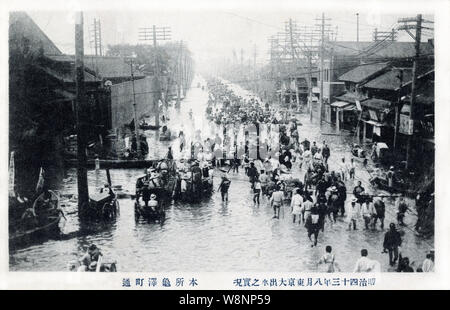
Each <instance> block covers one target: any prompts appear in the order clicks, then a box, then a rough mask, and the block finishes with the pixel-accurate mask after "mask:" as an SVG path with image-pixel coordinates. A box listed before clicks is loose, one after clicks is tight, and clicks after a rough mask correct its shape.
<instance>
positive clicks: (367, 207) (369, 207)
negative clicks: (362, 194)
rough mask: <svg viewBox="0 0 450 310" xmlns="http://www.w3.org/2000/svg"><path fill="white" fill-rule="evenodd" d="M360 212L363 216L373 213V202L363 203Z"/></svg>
mask: <svg viewBox="0 0 450 310" xmlns="http://www.w3.org/2000/svg"><path fill="white" fill-rule="evenodd" d="M361 212H362V215H363V216H371V215H372V214H375V208H374V206H373V203H371V202H369V203H363V204H362V207H361Z"/></svg>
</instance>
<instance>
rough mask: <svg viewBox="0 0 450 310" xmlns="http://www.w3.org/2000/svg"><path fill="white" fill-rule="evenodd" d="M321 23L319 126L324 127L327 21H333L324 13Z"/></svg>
mask: <svg viewBox="0 0 450 310" xmlns="http://www.w3.org/2000/svg"><path fill="white" fill-rule="evenodd" d="M319 20H320V21H321V23H320V24H319V26H320V33H321V39H320V100H319V101H320V102H319V124H320V125H322V109H323V79H324V74H323V73H324V70H323V69H324V68H323V67H324V56H325V55H324V54H325V51H324V48H325V44H324V43H325V42H324V41H325V26H330V25H328V24H327V25H325V21H326V20H331V19H330V18H325V13H322V18H321V19H319Z"/></svg>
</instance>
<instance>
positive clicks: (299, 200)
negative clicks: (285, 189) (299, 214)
mask: <svg viewBox="0 0 450 310" xmlns="http://www.w3.org/2000/svg"><path fill="white" fill-rule="evenodd" d="M302 204H303V197H302V196H301V195H300V194H295V195H293V196H292V200H291V206H292V207H293V206H298V207H300V206H301V205H302Z"/></svg>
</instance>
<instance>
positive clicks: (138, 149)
mask: <svg viewBox="0 0 450 310" xmlns="http://www.w3.org/2000/svg"><path fill="white" fill-rule="evenodd" d="M130 73H131V85H132V89H133V111H134V133H135V135H136V151H137V153H138V156H140V155H141V143H140V137H139V124H138V118H137V107H136V92H135V90H134V72H133V59H132V58H131V61H130Z"/></svg>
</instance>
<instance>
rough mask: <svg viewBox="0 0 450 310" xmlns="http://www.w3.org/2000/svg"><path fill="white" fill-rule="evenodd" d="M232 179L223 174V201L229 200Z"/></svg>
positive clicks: (221, 190)
mask: <svg viewBox="0 0 450 310" xmlns="http://www.w3.org/2000/svg"><path fill="white" fill-rule="evenodd" d="M230 184H231V181H230V180H228V178H227V177H226V176H225V175H224V176H222V182H221V183H220V185H219V190H220V194H221V196H222V201H228V189H229V188H230Z"/></svg>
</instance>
